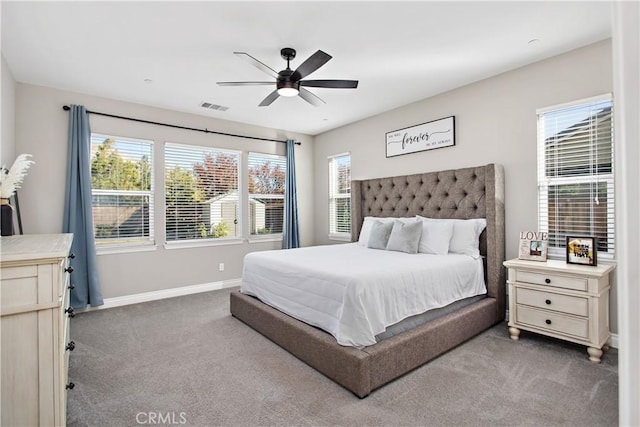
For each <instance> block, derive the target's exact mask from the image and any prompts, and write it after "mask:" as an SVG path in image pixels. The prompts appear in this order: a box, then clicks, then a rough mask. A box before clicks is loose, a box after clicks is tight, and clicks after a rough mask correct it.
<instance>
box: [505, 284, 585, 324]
mask: <svg viewBox="0 0 640 427" xmlns="http://www.w3.org/2000/svg"><path fill="white" fill-rule="evenodd" d="M516 303H518V304H524V305H529V306H533V307H539V308H544V309H545V310H553V311H558V312H562V313H568V314H575V315H576V316H584V317H587V316H588V315H589V300H588V299H587V298H581V297H574V296H569V295H559V294H554V293H551V292H541V291H534V290H533V289H525V288H516Z"/></svg>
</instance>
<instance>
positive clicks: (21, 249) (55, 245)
mask: <svg viewBox="0 0 640 427" xmlns="http://www.w3.org/2000/svg"><path fill="white" fill-rule="evenodd" d="M72 241H73V234H71V233H65V234H23V235H19V236H4V237H1V238H0V262H2V263H4V262H13V261H29V260H38V259H48V258H63V257H66V256H67V255H68V254H69V250H70V248H71V243H72Z"/></svg>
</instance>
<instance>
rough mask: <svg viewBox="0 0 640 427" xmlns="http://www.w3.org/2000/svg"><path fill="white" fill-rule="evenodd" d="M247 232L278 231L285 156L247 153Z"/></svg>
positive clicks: (283, 184)
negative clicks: (248, 229) (248, 228)
mask: <svg viewBox="0 0 640 427" xmlns="http://www.w3.org/2000/svg"><path fill="white" fill-rule="evenodd" d="M248 163H249V168H248V169H249V180H248V183H249V227H250V231H249V234H251V235H254V236H255V235H269V234H281V233H282V227H283V224H284V189H285V178H286V175H287V159H286V158H285V157H284V156H277V155H272V154H261V153H249V158H248Z"/></svg>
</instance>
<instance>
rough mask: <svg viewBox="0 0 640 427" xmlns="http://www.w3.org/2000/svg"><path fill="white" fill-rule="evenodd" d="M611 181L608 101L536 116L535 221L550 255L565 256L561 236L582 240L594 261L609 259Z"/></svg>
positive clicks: (581, 103)
mask: <svg viewBox="0 0 640 427" xmlns="http://www.w3.org/2000/svg"><path fill="white" fill-rule="evenodd" d="M613 176H614V164H613V120H612V103H611V97H610V96H605V97H597V98H592V99H587V100H583V101H579V102H576V103H571V104H568V105H562V106H559V107H551V108H547V109H542V110H539V111H538V196H539V197H538V210H539V216H538V221H539V228H540V230H541V231H547V232H548V233H549V242H548V243H549V253H550V254H551V255H558V256H564V253H565V252H564V247H565V236H567V235H587V236H595V237H597V238H598V258H604V259H606V258H609V259H611V258H613V255H614V250H615V242H614V193H613V191H614V181H613Z"/></svg>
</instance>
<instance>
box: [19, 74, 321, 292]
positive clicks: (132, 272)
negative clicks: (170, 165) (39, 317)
mask: <svg viewBox="0 0 640 427" xmlns="http://www.w3.org/2000/svg"><path fill="white" fill-rule="evenodd" d="M68 104H79V105H84V106H85V107H86V108H87V109H89V110H93V111H99V112H105V113H111V114H117V115H122V116H129V117H136V118H142V119H146V120H152V121H159V122H165V123H172V124H178V125H181V126H187V127H194V128H201V129H203V128H208V129H211V130H216V131H221V132H226V133H236V134H241V135H250V136H256V137H262V138H269V139H282V140H284V139H287V138H294V139H296V140H298V141H301V142H302V145H301V146H297V147H296V172H297V175H298V176H297V184H298V200H299V215H300V235H301V241H302V244H303V245H310V244H312V243H313V233H314V229H313V223H314V211H313V198H312V197H313V196H312V195H313V194H314V192H313V178H314V176H313V138H312V137H310V136H308V135H301V134H293V133H290V132H283V131H278V130H274V129H268V128H262V127H256V126H250V125H245V124H241V123H235V122H230V121H223V120H217V119H213V118H207V117H204V116H196V115H191V114H184V113H179V112H175V111H168V110H162V109H158V108H152V107H147V106H142V105H137V104H131V103H126V102H120V101H115V100H110V99H105V98H98V97H95V96H90V95H84V94H78V93H71V92H65V91H60V90H55V89H51V88H45V87H39V86H33V85H27V84H22V83H18V84H17V88H16V112H15V116H16V138H17V144H16V152H19V153H30V154H32V155H33V160H34V161H35V162H36V164H35V165H34V166H32V168H31V169H30V170H29V174H28V176H27V178H26V179H25V183H24V186H23V191H22V192H21V194H20V207H21V212H22V221H23V224H24V228H25V233H57V232H61V231H62V217H63V211H64V208H63V203H64V192H65V189H64V186H65V171H66V162H67V130H68V113H67V112H66V111H63V110H62V106H63V105H68ZM90 122H91V130H92V132H95V133H102V134H110V135H115V136H123V137H131V138H144V139H149V140H153V141H154V155H155V160H154V167H155V170H156V176H155V178H156V179H155V183H156V211H155V223H156V230H155V231H156V242H157V248H156V249H155V250H154V251H147V252H129V253H117V254H103V255H98V268H99V276H100V281H101V284H102V292H103V296H104V297H105V298H110V297H118V296H125V295H132V294H137V293H142V292H151V291H159V290H164V289H170V288H177V287H181V286H189V285H198V284H204V283H212V282H219V281H223V280H232V279H238V278H240V277H241V276H242V259H243V257H244V255H245V254H246V253H248V252H251V251H255V250H264V249H276V248H280V247H281V244H280V242H261V243H248V242H246V241H245V242H243V243H241V244H234V245H224V246H207V247H192V248H179V249H176V248H172V249H166V248H165V247H164V245H163V243H164V230H163V228H162V227H161V225H162V224H164V222H163V221H162V216H163V214H164V207H163V206H162V200H163V199H162V198H161V197H162V191H163V190H162V188H163V186H162V170H163V157H162V148H163V145H164V142H167V141H168V142H179V143H185V144H194V145H204V146H211V147H219V148H230V149H236V150H243V151H245V152H247V151H256V152H264V153H274V154H281V155H284V154H285V144H282V143H277V142H265V141H257V140H249V139H242V138H233V137H228V136H220V135H213V134H205V133H201V132H193V131H187V130H180V129H173V128H168V127H164V126H157V125H150V124H144V123H136V122H132V121H126V120H120V119H114V118H108V117H104V116H98V115H91V116H90ZM245 155H246V154H245ZM245 160H246V157H245ZM245 167H246V161H245ZM244 212H247V210H246V206H245V207H244ZM219 263H225V271H223V272H219V271H218V264H219Z"/></svg>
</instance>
